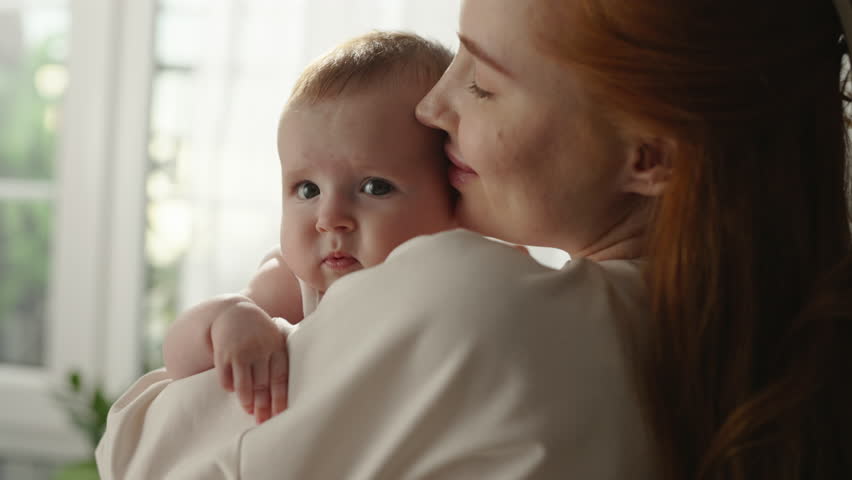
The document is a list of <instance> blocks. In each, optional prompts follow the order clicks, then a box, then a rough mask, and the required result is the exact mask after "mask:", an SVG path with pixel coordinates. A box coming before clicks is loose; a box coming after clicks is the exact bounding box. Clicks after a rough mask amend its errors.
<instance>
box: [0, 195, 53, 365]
mask: <svg viewBox="0 0 852 480" xmlns="http://www.w3.org/2000/svg"><path fill="white" fill-rule="evenodd" d="M52 225H53V209H52V208H51V205H50V203H49V202H47V201H10V200H5V201H0V272H2V276H1V277H0V363H15V364H21V365H34V366H35V365H42V364H43V363H44V330H45V328H44V325H45V304H46V292H47V277H48V255H49V253H50V239H51V233H52Z"/></svg>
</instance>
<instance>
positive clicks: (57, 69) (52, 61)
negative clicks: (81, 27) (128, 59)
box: [0, 2, 68, 179]
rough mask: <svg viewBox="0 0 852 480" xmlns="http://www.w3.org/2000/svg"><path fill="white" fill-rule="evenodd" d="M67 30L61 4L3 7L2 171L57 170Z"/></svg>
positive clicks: (38, 175)
mask: <svg viewBox="0 0 852 480" xmlns="http://www.w3.org/2000/svg"><path fill="white" fill-rule="evenodd" d="M57 3H59V2H57ZM60 5H61V4H60ZM67 32H68V14H67V11H66V9H65V8H64V7H62V6H57V5H56V4H53V6H36V7H23V8H22V9H5V10H4V9H0V177H7V178H8V177H14V178H28V179H48V178H50V177H51V176H52V172H53V151H54V144H55V131H56V124H57V121H58V110H57V109H58V102H59V100H60V98H61V97H62V94H63V93H64V91H65V86H66V84H67V83H68V74H67V70H66V68H65V58H66V49H67Z"/></svg>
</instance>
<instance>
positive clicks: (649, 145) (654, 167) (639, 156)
mask: <svg viewBox="0 0 852 480" xmlns="http://www.w3.org/2000/svg"><path fill="white" fill-rule="evenodd" d="M631 149H632V151H631V152H630V157H629V160H628V162H627V165H626V169H627V171H626V181H625V184H624V190H625V191H627V192H630V193H638V194H639V195H643V196H646V197H658V196H660V195H662V193H663V192H664V191H665V189H666V186H667V185H668V183H669V178H670V177H671V172H672V164H671V158H672V153H673V150H674V145H673V144H672V143H671V142H668V141H665V140H663V139H654V140H647V139H645V140H643V141H641V142H637V144H636V145H635V146H633V147H631Z"/></svg>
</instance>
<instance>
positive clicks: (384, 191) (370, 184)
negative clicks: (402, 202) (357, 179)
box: [361, 177, 396, 197]
mask: <svg viewBox="0 0 852 480" xmlns="http://www.w3.org/2000/svg"><path fill="white" fill-rule="evenodd" d="M361 191H362V192H364V193H366V194H367V195H372V196H374V197H385V196H388V195H390V194H391V193H393V192H394V191H396V187H394V186H393V184H392V183H390V182H389V181H387V180H385V179H383V178H375V177H372V178H368V179H366V180H364V183H362V184H361Z"/></svg>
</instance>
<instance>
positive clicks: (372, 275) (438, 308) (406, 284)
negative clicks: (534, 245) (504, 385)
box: [323, 230, 645, 335]
mask: <svg viewBox="0 0 852 480" xmlns="http://www.w3.org/2000/svg"><path fill="white" fill-rule="evenodd" d="M338 297H341V298H339V302H340V304H341V305H347V308H353V307H354V306H355V305H356V304H364V305H368V306H369V307H370V308H376V307H377V306H380V307H381V308H382V309H384V310H387V309H397V310H399V311H400V312H406V313H408V315H405V316H404V317H406V318H411V319H415V318H420V317H423V316H425V317H429V318H432V319H433V320H434V319H442V320H434V321H436V322H438V323H441V322H445V323H449V324H451V330H452V331H453V332H454V334H458V333H459V332H460V331H465V330H470V333H471V334H474V335H476V334H477V333H478V332H479V331H480V330H481V329H482V328H488V329H492V330H493V329H498V330H499V329H513V328H515V326H516V322H521V321H523V322H531V323H543V322H560V323H562V324H564V325H562V326H561V327H560V330H566V329H567V330H570V329H571V328H572V326H573V327H576V328H581V327H582V326H583V325H587V324H588V323H589V322H592V323H599V321H600V319H602V318H608V317H618V319H619V321H621V320H622V319H626V318H627V317H633V316H636V315H639V314H641V313H642V312H644V311H645V308H644V301H645V290H644V282H643V280H642V274H641V263H640V262H636V261H608V262H600V263H598V262H593V261H589V260H584V259H579V260H572V261H569V262H568V263H567V264H566V265H565V267H563V268H562V269H560V270H554V269H552V268H549V267H546V266H544V265H541V264H540V263H538V262H537V261H536V260H535V259H533V258H532V257H530V256H529V255H527V254H525V253H523V252H520V251H518V250H517V249H515V248H512V247H511V246H508V245H506V244H502V243H499V242H496V241H492V240H489V239H487V238H485V237H482V236H481V235H478V234H476V233H473V232H470V231H465V230H453V231H449V232H442V233H439V234H435V235H428V236H422V237H417V238H415V239H412V240H410V241H408V242H406V243H404V244H402V245H401V246H400V247H398V248H397V249H396V250H394V252H393V253H392V254H391V255H390V256H389V257H388V260H387V261H386V262H385V263H383V264H382V265H379V266H377V267H374V268H371V269H367V270H364V271H362V272H356V273H353V274H351V275H348V276H347V277H344V278H342V279H340V280H338V281H337V282H335V284H334V285H333V286H332V287H331V288H330V289H329V290H328V292H327V293H326V296H325V299H324V300H323V303H335V302H337V301H338V300H335V298H338ZM329 300H331V302H328V301H329ZM597 326H598V327H600V326H601V325H597ZM429 328H432V329H434V325H431V326H430V327H429Z"/></svg>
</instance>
